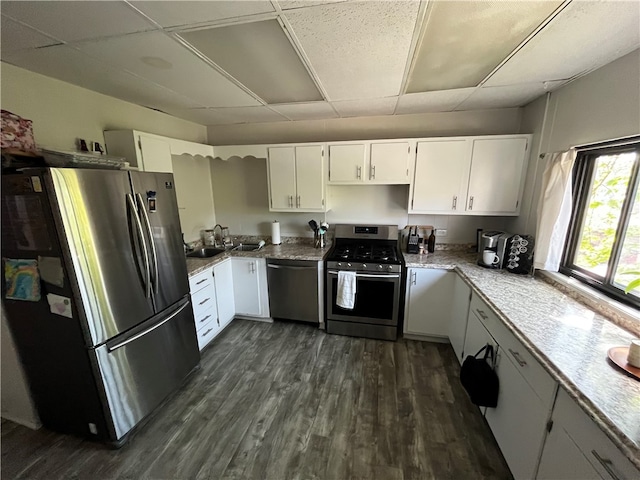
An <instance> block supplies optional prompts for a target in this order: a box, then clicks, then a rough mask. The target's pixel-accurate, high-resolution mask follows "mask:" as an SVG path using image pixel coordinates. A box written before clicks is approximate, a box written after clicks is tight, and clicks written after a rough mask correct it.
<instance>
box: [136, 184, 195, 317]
mask: <svg viewBox="0 0 640 480" xmlns="http://www.w3.org/2000/svg"><path fill="white" fill-rule="evenodd" d="M130 174H131V183H132V185H133V190H134V194H135V197H136V201H137V204H138V207H139V209H140V217H141V219H142V222H143V226H144V227H145V229H146V232H147V235H148V238H149V244H150V247H149V250H150V257H151V260H150V262H151V280H152V285H153V297H154V301H155V306H156V312H160V311H162V310H164V309H165V308H167V307H168V306H169V305H173V304H174V303H175V302H177V301H178V300H179V299H180V298H182V297H184V296H185V295H186V294H187V293H189V280H188V276H187V262H186V259H185V255H184V247H183V245H182V235H181V233H180V217H179V216H178V202H177V200H176V193H175V189H174V186H173V175H172V174H170V173H153V172H130Z"/></svg>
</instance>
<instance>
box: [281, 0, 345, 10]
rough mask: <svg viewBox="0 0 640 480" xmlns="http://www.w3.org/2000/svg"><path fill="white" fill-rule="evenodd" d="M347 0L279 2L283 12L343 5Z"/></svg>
mask: <svg viewBox="0 0 640 480" xmlns="http://www.w3.org/2000/svg"><path fill="white" fill-rule="evenodd" d="M346 1H347V0H278V4H279V5H280V8H282V10H292V9H294V8H306V7H315V6H317V5H327V4H330V3H341V2H346Z"/></svg>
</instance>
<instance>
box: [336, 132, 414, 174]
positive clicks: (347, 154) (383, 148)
mask: <svg viewBox="0 0 640 480" xmlns="http://www.w3.org/2000/svg"><path fill="white" fill-rule="evenodd" d="M412 160H413V158H412V156H411V145H410V143H409V142H407V141H372V142H358V143H339V144H329V183H333V184H351V185H359V184H363V183H368V184H376V183H377V184H383V185H389V184H406V183H410V175H409V173H410V170H411V163H412V162H411V161H412Z"/></svg>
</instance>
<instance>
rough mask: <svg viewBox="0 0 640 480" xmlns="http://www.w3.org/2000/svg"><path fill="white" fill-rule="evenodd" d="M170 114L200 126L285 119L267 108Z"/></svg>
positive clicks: (218, 109) (187, 111)
mask: <svg viewBox="0 0 640 480" xmlns="http://www.w3.org/2000/svg"><path fill="white" fill-rule="evenodd" d="M170 113H171V114H173V115H175V116H177V117H180V118H184V119H185V120H191V121H192V122H196V123H200V124H202V125H231V124H234V123H261V122H282V121H286V120H287V119H286V118H284V117H283V116H281V115H279V114H278V113H276V112H273V111H272V110H270V109H269V107H264V106H261V107H238V108H193V109H173V110H171V112H170Z"/></svg>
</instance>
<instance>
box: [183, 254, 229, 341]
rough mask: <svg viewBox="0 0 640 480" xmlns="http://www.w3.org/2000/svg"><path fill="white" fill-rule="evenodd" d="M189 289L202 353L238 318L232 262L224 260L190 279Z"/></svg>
mask: <svg viewBox="0 0 640 480" xmlns="http://www.w3.org/2000/svg"><path fill="white" fill-rule="evenodd" d="M189 286H190V290H191V303H192V305H193V316H194V321H195V324H196V334H197V336H198V347H200V350H202V349H203V348H204V347H206V346H207V345H208V344H209V343H210V342H211V340H213V339H214V338H215V337H216V336H217V335H218V334H219V333H220V332H221V331H222V330H223V329H224V328H225V327H226V326H227V325H228V324H229V323H230V322H231V320H233V317H234V315H235V305H234V303H233V278H232V272H231V261H230V260H224V261H223V262H222V263H219V264H218V265H216V266H215V267H212V268H207V269H206V270H204V271H203V272H200V273H197V274H196V275H193V276H191V277H189Z"/></svg>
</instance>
